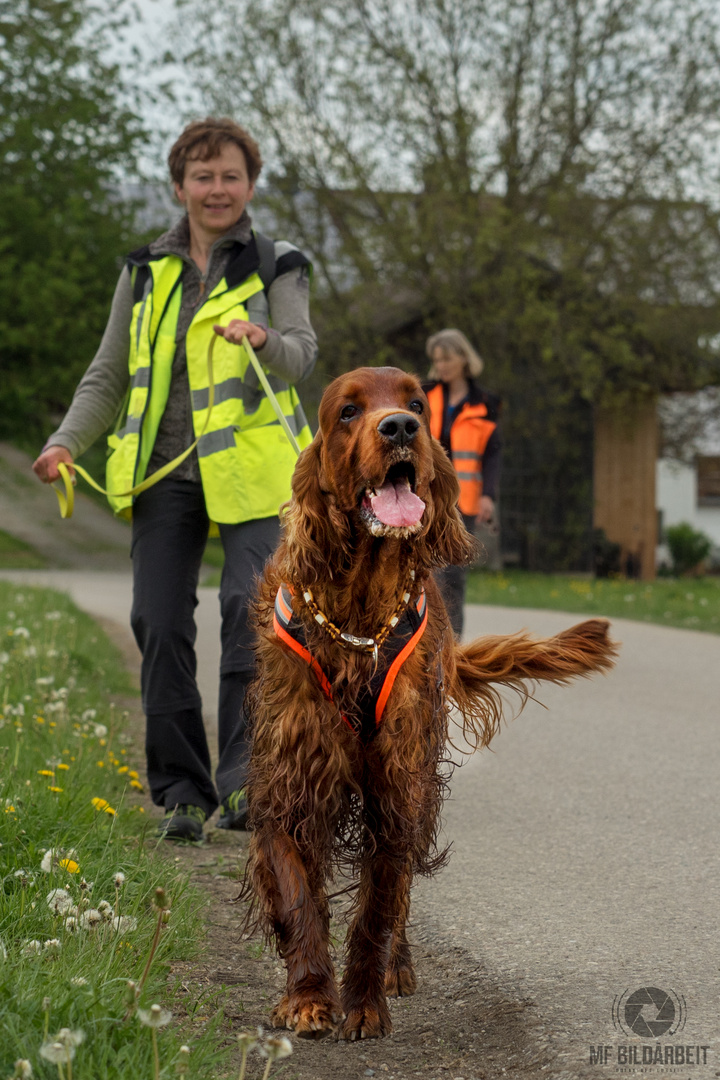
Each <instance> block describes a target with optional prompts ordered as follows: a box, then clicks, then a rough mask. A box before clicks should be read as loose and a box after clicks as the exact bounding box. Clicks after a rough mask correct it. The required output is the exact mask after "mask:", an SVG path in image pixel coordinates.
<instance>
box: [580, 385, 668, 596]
mask: <svg viewBox="0 0 720 1080" xmlns="http://www.w3.org/2000/svg"><path fill="white" fill-rule="evenodd" d="M657 451H658V427H657V401H656V399H655V398H654V397H652V398H648V399H646V400H644V401H640V402H635V403H633V404H630V405H629V406H624V407H623V408H622V409H621V410H613V409H602V410H600V409H599V410H598V411H597V412H596V414H595V454H594V485H595V492H594V514H593V520H594V525H595V527H596V528H601V529H604V530H605V532H606V534H607V536H608V538H609V539H610V540H613V541H614V542H615V543H616V544H620V547H621V549H622V563H621V565H622V569H623V570H624V571H626V572H629V574H630V575H631V576H638V575H639V576H640V577H641V578H642V580H643V581H652V580H653V579H654V578H655V545H656V543H657V512H656V509H655V465H656V461H657Z"/></svg>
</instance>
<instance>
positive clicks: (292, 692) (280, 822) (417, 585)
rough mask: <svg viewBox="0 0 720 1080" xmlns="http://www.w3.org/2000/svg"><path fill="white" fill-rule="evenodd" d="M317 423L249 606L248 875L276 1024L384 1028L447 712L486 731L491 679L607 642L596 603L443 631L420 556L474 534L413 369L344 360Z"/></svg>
mask: <svg viewBox="0 0 720 1080" xmlns="http://www.w3.org/2000/svg"><path fill="white" fill-rule="evenodd" d="M319 420H320V428H319V431H318V433H317V435H316V436H315V439H314V440H313V442H312V445H311V446H309V447H308V448H307V449H306V450H304V451H303V453H302V455H301V457H300V459H299V461H298V464H297V468H296V470H295V474H294V477H293V484H292V490H293V495H292V500H291V502H290V504H289V508H288V511H287V515H286V528H285V532H284V537H283V540H282V542H281V544H280V547H279V548H278V551H277V553H276V555H275V557H274V558H273V559H272V561H271V562H270V563H269V564H268V566H267V568H266V571H265V575H264V579H263V582H262V585H261V589H260V598H259V601H258V607H257V621H258V631H259V645H258V659H259V674H258V677H257V680H256V682H255V684H254V686H253V688H252V691H251V694H250V703H249V704H250V710H251V714H252V716H253V724H254V737H253V751H252V762H251V768H250V781H249V786H248V798H249V803H250V821H251V827H252V829H253V832H252V838H251V845H250V858H249V862H248V870H247V881H248V883H249V887H250V890H251V893H252V895H253V898H254V906H253V913H254V915H255V916H256V917H257V918H258V919H259V921H260V923H261V925H262V926H263V928H264V930H265V932H266V934H267V935H268V937H270V938H272V937H274V939H275V941H276V943H277V948H278V950H279V952H280V955H281V956H282V957H283V959H284V960H285V964H286V966H287V990H286V993H285V994H284V996H283V997H282V999H281V1000H280V1002H279V1003H278V1004H277V1006H276V1007H275V1009H274V1011H273V1014H272V1020H273V1023H274V1024H275V1025H276V1026H278V1027H288V1028H293V1029H294V1030H295V1031H296V1032H297V1034H298V1035H301V1036H305V1037H309V1038H317V1037H321V1036H322V1035H325V1034H327V1033H328V1032H330V1031H337V1032H338V1033H339V1035H340V1036H341V1037H343V1038H345V1039H356V1038H373V1037H378V1036H381V1035H386V1034H387V1033H388V1032H389V1031H390V1030H391V1022H390V1015H389V1011H388V1007H387V1003H386V1000H385V999H386V995H406V994H412V993H413V991H414V990H415V985H416V982H415V973H414V971H413V963H412V958H411V953H410V947H409V945H408V941H407V938H406V936H405V925H406V922H407V918H408V909H409V896H410V885H411V883H412V879H413V875H414V874H416V873H420V874H431V873H433V872H434V871H436V870H437V869H438V868H439V867H440V866H441V865H442V864H443V861H444V859H445V857H446V854H447V853H446V852H444V851H439V850H438V848H437V846H436V840H437V835H438V827H439V818H440V810H441V806H442V800H443V794H444V791H445V787H446V784H447V780H448V775H449V761H448V757H447V751H446V746H447V741H448V723H449V717H450V710H451V709H452V708H455V709H456V710H457V711H458V712H459V715H460V718H461V725H462V729H463V733H464V737H465V739H466V740H468V741H469V742H470V743H471V744H472V745H474V746H475V747H482V746H487V744H488V743H489V742H490V740H491V738H492V736H493V735H494V734H495V732H496V731H497V728H498V725H499V723H500V718H501V699H500V697H499V695H498V692H497V690H496V689H495V688H494V687H495V686H506V687H511V688H512V689H514V690H516V691H519V693H520V695H521V697H522V699H523V700H524V699H525V697H526V696H527V694H528V684H530V683H532V681H533V680H536V679H547V680H550V681H551V682H556V683H563V682H566V681H568V680H569V679H571V678H572V677H573V676H576V675H588V674H590V673H591V672H593V671H602V670H604V669H607V668H609V667H611V666H612V663H613V656H614V652H615V649H614V646H613V645H612V643H611V642H610V641H609V640H608V636H607V623H606V622H604V621H603V620H599V619H593V620H590V621H588V622H584V623H581V624H580V625H579V626H575V627H573V628H572V629H571V630H566V631H565V632H564V633H562V634H558V635H557V636H556V637H553V638H549V639H547V640H543V641H533V640H531V639H529V638H528V637H527V635H525V634H517V635H515V636H510V637H485V638H481V639H479V640H477V641H474V642H472V643H471V644H469V645H459V644H458V643H457V642H456V641H455V640H454V638H453V634H452V632H451V630H450V628H449V625H448V619H447V615H446V612H445V608H444V605H443V602H442V599H441V597H440V594H439V592H438V589H437V586H436V585H435V583H434V581H433V579H432V577H431V571H432V570H433V568H435V567H439V566H443V565H445V564H448V563H455V564H462V563H467V562H468V561H469V560H470V559H471V558H472V557H473V554H474V545H473V541H472V539H471V537H470V536H469V535H468V533H467V532H466V531H465V529H464V527H463V523H462V519H461V518H460V515H459V513H458V511H457V508H456V505H457V500H458V486H457V481H456V479H455V472H454V469H453V466H452V464H451V463H450V461H449V460H448V458H447V456H446V454H445V452H444V451H443V449H442V447H441V446H440V444H439V443H438V442H436V441H435V440H434V439H433V438H432V437H431V435H430V428H429V407H428V403H427V399H426V398H425V395H424V394H423V392H422V390H421V388H420V384H419V383H418V381H417V380H416V379H415V378H414V377H412V376H411V375H408V374H405V373H404V372H402V371H399V370H398V369H396V368H360V369H359V370H357V371H353V372H350V373H349V374H347V375H343V376H341V377H340V378H338V379H336V380H335V381H334V382H333V383H332V384H331V385H330V387H329V388H328V389H327V391H326V392H325V394H324V396H323V399H322V402H321V405H320V415H319ZM338 868H339V869H341V870H342V871H344V872H346V873H347V872H351V873H352V874H353V875H354V876H355V878H356V880H357V893H356V898H355V901H354V904H353V911H352V922H351V925H350V929H349V934H348V939H347V945H346V949H347V960H346V966H345V971H344V975H343V978H342V984H341V986H340V988H339V989H338V986H337V983H336V979H335V972H334V970H333V963H332V960H331V958H330V952H329V948H328V939H329V921H330V920H329V905H328V899H327V893H326V883H327V882H328V881H329V880H331V878H332V874H333V871H335V870H337V869H338Z"/></svg>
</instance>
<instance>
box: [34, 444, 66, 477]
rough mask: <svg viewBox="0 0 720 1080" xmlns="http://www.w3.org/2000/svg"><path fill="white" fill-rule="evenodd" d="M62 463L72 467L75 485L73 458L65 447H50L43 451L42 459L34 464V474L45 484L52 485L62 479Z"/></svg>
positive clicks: (38, 459)
mask: <svg viewBox="0 0 720 1080" xmlns="http://www.w3.org/2000/svg"><path fill="white" fill-rule="evenodd" d="M61 461H64V462H65V464H66V465H68V466H70V474H71V476H72V482H73V484H74V483H75V482H76V480H75V472H74V470H73V468H72V464H73V456H72V454H71V453H70V451H69V450H68V449H66V447H64V446H49V447H48V448H47V450H43V452H42V453H41V454H40V457H39V458H37V460H36V461H34V462H33V472H34V473H35V475H36V476H37V477H39V478H40V480H42V482H43V484H52V483H54V482H55V481H56V480H59V479H60V473H59V471H58V465H59V464H60V462H61Z"/></svg>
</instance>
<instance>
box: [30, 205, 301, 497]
mask: <svg viewBox="0 0 720 1080" xmlns="http://www.w3.org/2000/svg"><path fill="white" fill-rule="evenodd" d="M250 237H251V222H250V217H249V215H248V214H247V212H245V213H244V214H243V215H242V217H241V218H240V219H239V220H238V221H237V222H236V223H235V225H234V226H233V227H232V228H231V229H230V230H228V232H227V233H226V234H225V236H223V237H221V238H220V239H219V240H217V241H216V242H215V244H213V247H212V249H211V252H210V256H209V258H208V263H207V268H206V271H205V274H204V275H203V274H201V273H200V270H199V268H198V267H197V265H196V263H195V262H194V261H193V260H192V259H191V258H190V254H189V253H190V228H189V224H188V219H187V217H184V218H182V219H181V220H180V221H179V222H178V223H177V224H176V225H174V226H173V227H172V228H171V229H169V230H168V231H167V232H166V233H163V235H162V236H160V237H158V239H157V240H155V241H153V243H152V244H151V245H150V249H151V252H152V254H153V255H164V254H172V255H179V256H180V258H181V259H182V260H183V271H182V299H181V306H180V314H179V316H178V326H177V336H176V349H175V357H174V359H173V365H172V377H171V382H170V392H169V394H168V401H167V405H166V406H165V412H164V413H163V417H162V420H161V422H160V428H159V430H158V434H157V438H156V440H155V446H154V448H153V453H152V457H151V459H150V463H149V465H148V475H149V474H150V473H152V472H155V470H156V469H158V468H159V467H160V466H161V465H163V464H164V463H165V462H167V461H171V460H172V459H173V458H174V457H177V456H178V455H179V454H180V453H182V451H183V450H185V449H186V448H187V447H188V446H189V445H190V443H191V442H192V441H193V438H194V434H193V426H192V411H191V406H190V387H189V383H188V374H187V363H186V357H185V335H186V333H187V330H188V327H189V326H190V323H191V322H192V319H193V316H194V315H195V313H196V311H197V309H198V307H199V306H200V305H201V304H202V303H203V302H204V300H205V298H206V297H207V296H209V294H210V293H211V292H212V290H213V289H214V288H215V286H216V285H217V284H218V282H219V281H221V279H222V277H223V275H224V273H225V268H226V266H227V262H228V257H229V254H230V249H231V248H232V246H233V244H234V243H235V242H237V241H239V242H240V243H242V244H246V243H248V242H249V240H250ZM289 247H290V245H285V244H276V255H279V254H282V253H283V252H284V251H285V250H287V249H288V248H289ZM309 293H310V289H309V281H308V275H307V271H306V270H305V269H304V268H300V269H297V268H295V269H293V270H290V271H289V272H288V273H285V274H281V275H280V276H279V277H277V278H275V280H274V281H273V282H272V284H271V285H270V288H269V289H268V291H267V296H266V294H265V293H264V292H261V293H258V294H257V295H256V296H253V297H251V298H250V300H249V301H248V303H247V309H248V318H249V320H250V322H254V323H257V324H259V325H262V326H264V327H266V329H267V330H268V337H267V341H266V342H265V345H264V346H263V347H262V349H258V350H257V352H258V354H259V358H260V360H261V361H262V363H263V365H264V366H265V367H267V368H268V369H269V371H270V372H271V373H272V374H273V375H276V376H278V377H279V378H280V379H282V380H284V381H285V382H288V383H297V382H299V381H300V380H301V379H303V378H304V377H305V376H306V375H308V374H309V372H310V371H311V370H312V368H313V365H314V363H315V358H316V356H317V339H316V337H315V332H314V330H313V328H312V326H311V325H310V315H309V299H310V297H309ZM132 309H133V295H132V284H131V279H130V273H129V271H128V269H127V266H126V267H124V268H123V271H122V273H121V274H120V278H119V280H118V283H117V286H116V288H115V295H114V297H113V301H112V307H111V309H110V317H109V319H108V322H107V326H106V327H105V333H104V334H103V337H102V341H101V342H100V347H99V349H98V351H97V353H96V355H95V358H94V359H93V361H92V363H91V364H90V366H89V367H88V369H87V371H86V372H85V374H84V375H83V377H82V379H81V381H80V383H79V385H78V387H77V390H76V391H75V395H74V397H73V400H72V403H71V405H70V408H69V409H68V411H67V414H66V415H65V418H64V419H63V422H62V424H61V425H60V427H59V428H58V430H57V431H56V432H55V433H54V434H53V435H51V436H50V438H49V439H48V441H47V443H46V444H45V447H46V448H47V447H49V446H64V447H66V449H68V450H69V451H70V453H71V454H72V456H73V458H77V457H79V456H80V454H82V453H83V451H85V450H87V448H88V446H90V445H91V444H92V443H93V442H94V441H95V439H97V438H98V437H99V436H100V435H101V434H102V433H103V432H104V431H106V430H107V429H108V428H109V427H110V425H111V424H112V423H113V421H114V420H115V418H116V416H117V413H118V410H119V409H120V406H121V404H122V402H123V400H124V398H125V394H126V392H127V388H128V382H129V372H128V354H129V341H130V321H131V318H132ZM268 321H269V322H270V323H271V324H272V325H271V326H268ZM173 476H175V477H176V478H177V479H179V480H194V481H199V480H200V469H199V465H198V461H197V453H196V452H193V453H192V454H191V455H190V456H189V457H188V458H186V459H185V461H184V462H182V463H181V464H180V465H179V466H178V467H177V469H176V470H175V471H174V473H173Z"/></svg>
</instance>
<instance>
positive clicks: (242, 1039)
mask: <svg viewBox="0 0 720 1080" xmlns="http://www.w3.org/2000/svg"><path fill="white" fill-rule="evenodd" d="M262 1036H263V1029H262V1028H258V1029H257V1034H255V1035H254V1034H253V1033H252V1031H240V1032H238V1036H237V1041H238V1046H239V1047H240V1049H241V1050H244V1051H245V1053H246V1054H247V1053H248V1052H249V1051H250V1050H252V1049H253V1047H255V1046H257V1044H258V1042H259V1041H260V1039H262Z"/></svg>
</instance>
